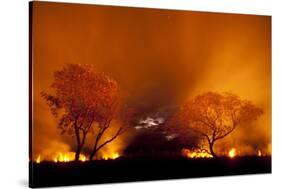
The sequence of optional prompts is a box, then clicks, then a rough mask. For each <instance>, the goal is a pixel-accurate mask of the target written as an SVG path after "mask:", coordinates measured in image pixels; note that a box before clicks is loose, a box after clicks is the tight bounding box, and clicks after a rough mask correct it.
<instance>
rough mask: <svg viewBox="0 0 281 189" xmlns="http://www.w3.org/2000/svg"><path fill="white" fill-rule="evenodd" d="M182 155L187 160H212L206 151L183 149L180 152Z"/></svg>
mask: <svg viewBox="0 0 281 189" xmlns="http://www.w3.org/2000/svg"><path fill="white" fill-rule="evenodd" d="M182 154H183V156H184V157H187V158H212V157H213V156H212V155H211V154H209V153H208V152H206V151H201V150H194V151H191V150H188V149H185V148H184V149H183V150H182Z"/></svg>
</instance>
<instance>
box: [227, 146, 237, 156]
mask: <svg viewBox="0 0 281 189" xmlns="http://www.w3.org/2000/svg"><path fill="white" fill-rule="evenodd" d="M228 156H229V157H230V158H234V157H235V156H236V149H235V148H231V149H230V150H229V152H228Z"/></svg>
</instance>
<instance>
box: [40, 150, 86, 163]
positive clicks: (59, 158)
mask: <svg viewBox="0 0 281 189" xmlns="http://www.w3.org/2000/svg"><path fill="white" fill-rule="evenodd" d="M52 156H53V158H51V157H50V156H46V157H44V156H43V157H42V155H38V157H37V158H36V159H35V162H36V163H41V161H42V160H44V161H53V162H55V163H58V162H65V163H66V162H70V161H74V160H75V153H74V152H58V153H56V154H55V155H52ZM79 161H81V162H85V161H88V158H87V157H86V155H84V154H80V156H79Z"/></svg>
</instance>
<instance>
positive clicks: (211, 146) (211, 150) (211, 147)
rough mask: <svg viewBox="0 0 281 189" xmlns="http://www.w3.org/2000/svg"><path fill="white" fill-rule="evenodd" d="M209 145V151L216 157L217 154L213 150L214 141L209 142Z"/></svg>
mask: <svg viewBox="0 0 281 189" xmlns="http://www.w3.org/2000/svg"><path fill="white" fill-rule="evenodd" d="M209 147H210V152H211V154H212V156H213V158H217V157H218V156H217V155H216V153H215V151H214V142H210V143H209Z"/></svg>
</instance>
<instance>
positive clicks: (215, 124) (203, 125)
mask: <svg viewBox="0 0 281 189" xmlns="http://www.w3.org/2000/svg"><path fill="white" fill-rule="evenodd" d="M262 113H263V111H262V110H261V109H260V108H258V107H256V106H255V105H254V104H253V103H252V102H250V101H248V100H241V99H240V98H239V97H238V96H237V95H234V94H231V93H223V94H220V93H215V92H207V93H204V94H201V95H198V96H196V97H195V98H194V99H192V100H188V101H186V102H185V103H184V105H183V106H182V107H181V109H180V111H179V112H178V113H177V114H176V115H175V117H174V118H173V119H172V120H176V122H177V124H176V123H175V124H174V125H173V124H170V127H173V126H174V127H177V128H176V129H175V130H176V131H178V133H179V134H181V133H186V131H187V132H191V133H196V134H197V136H198V137H200V139H201V141H202V142H203V143H204V142H207V144H208V148H209V149H205V150H207V151H208V153H210V154H211V155H212V156H213V157H217V155H216V153H215V152H214V144H215V142H216V141H218V140H220V139H222V138H224V137H226V136H227V135H229V134H230V133H231V132H233V131H234V129H236V128H237V126H239V125H241V123H243V122H244V123H245V122H250V121H253V120H255V119H257V118H258V117H259V116H260V115H261V114H262ZM181 131H182V132H181ZM202 148H204V146H203V147H202Z"/></svg>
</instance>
